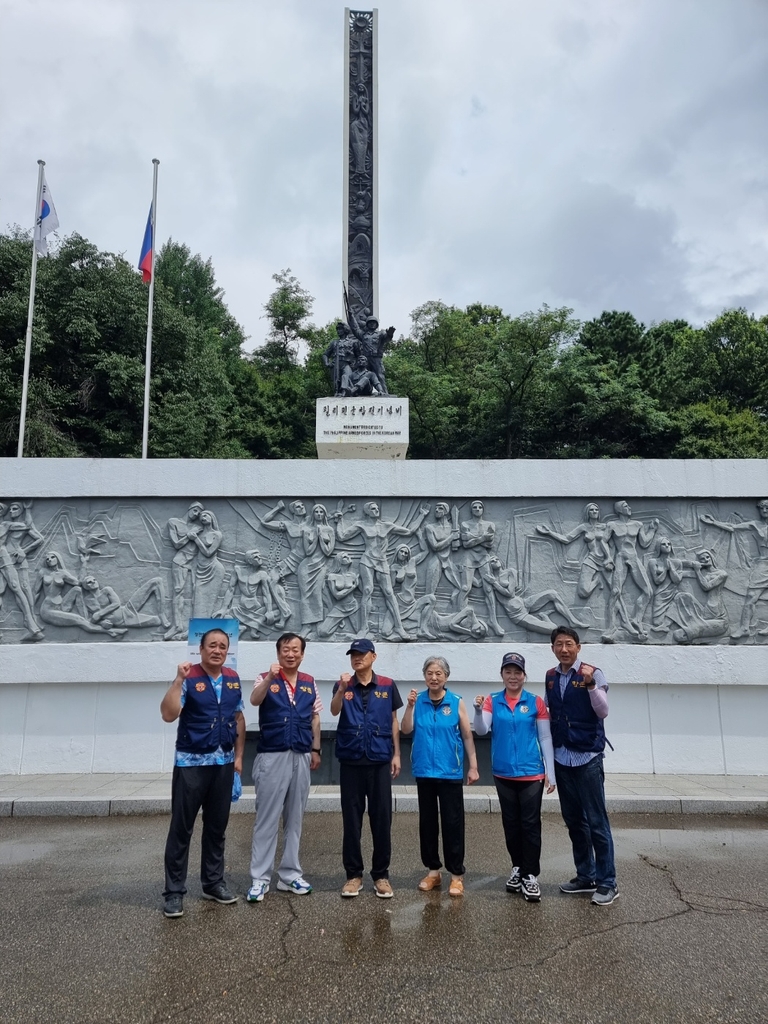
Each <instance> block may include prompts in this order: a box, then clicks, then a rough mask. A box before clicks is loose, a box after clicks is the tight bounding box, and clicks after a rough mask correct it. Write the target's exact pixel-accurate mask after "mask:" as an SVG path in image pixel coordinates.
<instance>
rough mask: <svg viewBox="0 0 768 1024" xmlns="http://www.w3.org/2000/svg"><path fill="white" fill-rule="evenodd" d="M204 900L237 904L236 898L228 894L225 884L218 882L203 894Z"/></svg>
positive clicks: (232, 894) (230, 893)
mask: <svg viewBox="0 0 768 1024" xmlns="http://www.w3.org/2000/svg"><path fill="white" fill-rule="evenodd" d="M203 899H204V900H216V902H217V903H237V896H235V894H234V893H233V892H230V891H229V889H228V888H227V884H226V882H219V884H218V885H214V887H213V888H212V889H209V890H208V892H204V893H203Z"/></svg>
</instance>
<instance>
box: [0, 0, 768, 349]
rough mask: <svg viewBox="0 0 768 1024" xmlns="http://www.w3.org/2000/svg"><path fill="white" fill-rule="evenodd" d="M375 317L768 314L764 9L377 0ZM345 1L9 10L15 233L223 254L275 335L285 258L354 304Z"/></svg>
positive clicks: (7, 75)
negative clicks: (423, 312)
mask: <svg viewBox="0 0 768 1024" xmlns="http://www.w3.org/2000/svg"><path fill="white" fill-rule="evenodd" d="M378 9H379V151H380V162H379V183H380V192H379V229H380V289H379V309H380V314H381V319H382V321H384V322H385V323H386V324H389V323H393V324H394V325H395V326H396V328H397V331H398V334H399V333H402V332H407V331H408V328H409V324H410V313H411V311H412V310H413V309H414V308H415V307H416V306H418V305H420V304H421V303H423V302H426V301H428V300H430V299H441V300H443V301H444V302H447V303H451V304H456V305H460V306H463V305H466V304H467V303H469V302H474V301H478V300H479V301H482V302H486V303H495V304H498V305H500V306H502V307H503V309H504V310H505V311H506V312H508V313H511V314H516V313H522V312H524V311H526V310H529V309H537V308H538V307H539V306H540V305H541V304H542V303H544V302H546V303H549V304H550V305H556V306H560V305H567V306H571V307H573V308H574V309H575V311H576V314H577V316H579V317H582V318H588V317H592V316H596V315H598V314H599V313H600V312H601V311H602V310H603V309H626V310H630V311H631V312H633V313H634V314H635V315H636V316H637V317H638V318H640V319H642V320H643V321H645V322H646V323H649V322H651V321H653V320H660V319H663V318H665V317H678V316H682V317H686V318H688V319H689V320H692V321H693V322H694V323H701V322H703V321H705V320H707V319H710V318H711V317H713V316H716V315H717V314H718V313H719V312H720V311H721V310H722V309H723V308H724V307H726V306H734V305H740V306H746V307H747V309H748V310H750V311H752V312H755V313H757V314H764V313H766V312H768V163H767V158H768V123H767V122H768V114H767V113H766V111H768V3H766V2H765V0H546V2H545V0H528V2H526V3H523V2H519V0H484V2H482V3H481V2H479V0H379V3H378ZM342 116H343V5H342V4H340V3H337V2H330V0H271V2H267V0H147V2H145V0H0V127H1V133H0V229H2V230H4V229H5V227H6V225H8V224H14V223H18V224H21V225H22V226H25V227H26V226H30V225H31V222H32V219H33V213H34V201H35V186H36V181H37V165H36V161H37V159H38V158H42V159H45V160H46V161H47V165H46V172H47V180H48V184H49V187H50V190H51V194H52V196H53V198H54V201H55V203H56V206H57V209H58V214H59V219H60V221H61V230H62V232H64V233H69V232H71V231H78V232H80V233H81V234H82V235H85V236H86V237H87V238H89V239H90V240H91V241H92V242H94V243H95V244H96V245H98V246H99V247H100V248H102V249H106V250H109V251H113V252H122V253H124V254H125V255H126V256H127V258H129V259H130V260H131V262H133V263H136V262H137V260H138V255H139V250H140V247H141V240H142V236H143V232H144V225H145V222H146V217H147V210H148V207H149V202H150V199H151V185H152V164H151V161H152V158H153V157H158V158H159V160H160V186H159V199H158V237H159V239H161V240H165V239H167V238H168V237H169V236H172V237H173V238H174V239H176V240H179V241H182V242H185V243H186V244H187V245H189V246H190V248H191V249H192V251H193V252H196V253H200V254H201V255H202V256H203V257H204V258H206V259H207V258H208V257H211V258H212V260H213V265H214V267H215V271H216V276H217V279H218V282H219V284H220V285H221V286H222V287H223V288H224V290H225V293H226V301H227V303H228V305H229V307H230V309H231V311H232V313H233V314H234V315H235V317H236V318H237V319H238V320H239V321H240V323H242V325H243V326H244V328H245V330H246V333H247V334H248V335H250V338H251V342H250V345H255V344H260V343H261V342H262V341H263V340H264V336H265V332H266V324H265V321H264V320H263V319H262V317H263V308H262V307H263V305H264V302H265V300H266V298H267V297H268V295H269V293H270V291H271V290H272V288H273V282H272V280H271V275H272V274H273V273H275V272H276V271H279V270H281V269H283V268H285V267H290V268H291V269H292V270H293V273H294V274H295V275H296V276H297V277H298V278H299V280H300V281H301V282H302V284H303V285H304V286H305V287H306V288H307V289H308V290H309V291H310V292H311V293H312V294H313V295H314V296H315V298H316V303H315V313H314V320H315V322H317V323H325V322H326V321H328V320H330V319H331V318H332V317H335V316H337V315H338V314H339V313H340V307H341V302H340V291H341V286H340V280H341V238H342V227H341V222H342V201H341V200H342V161H343V154H342Z"/></svg>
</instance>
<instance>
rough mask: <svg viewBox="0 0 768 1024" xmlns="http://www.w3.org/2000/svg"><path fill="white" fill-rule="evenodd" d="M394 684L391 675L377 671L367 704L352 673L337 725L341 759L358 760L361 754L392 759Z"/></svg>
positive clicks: (338, 751)
mask: <svg viewBox="0 0 768 1024" xmlns="http://www.w3.org/2000/svg"><path fill="white" fill-rule="evenodd" d="M393 685H394V684H393V682H392V680H391V679H388V678H387V677H386V676H377V675H376V674H375V673H374V676H373V680H372V682H371V684H370V686H371V693H370V695H369V697H368V706H367V707H366V708H364V707H363V698H362V696H361V694H360V684H359V683H358V682H357V680H356V677H355V676H353V677H352V685H351V686H350V687H349V689H347V690H346V691H345V693H344V699H343V700H342V702H341V712H340V714H339V724H338V727H337V729H336V757H338V759H339V760H340V761H357V760H359V759H360V758H361V757H367V758H369V759H370V760H371V761H382V762H383V761H391V760H392V755H393V754H394V746H393V744H392V687H393Z"/></svg>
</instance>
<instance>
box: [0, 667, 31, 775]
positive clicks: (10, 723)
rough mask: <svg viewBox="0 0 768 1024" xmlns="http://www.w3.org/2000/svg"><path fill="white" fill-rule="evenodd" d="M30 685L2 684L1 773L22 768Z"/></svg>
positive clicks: (0, 702)
mask: <svg viewBox="0 0 768 1024" xmlns="http://www.w3.org/2000/svg"><path fill="white" fill-rule="evenodd" d="M28 690H29V687H28V686H0V775H16V774H18V772H19V771H20V768H21V757H22V751H23V748H24V723H25V720H26V711H27V694H28Z"/></svg>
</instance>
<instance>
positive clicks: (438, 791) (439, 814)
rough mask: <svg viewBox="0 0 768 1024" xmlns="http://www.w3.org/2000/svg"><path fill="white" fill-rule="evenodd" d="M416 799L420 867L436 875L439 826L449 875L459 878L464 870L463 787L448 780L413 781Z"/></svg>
mask: <svg viewBox="0 0 768 1024" xmlns="http://www.w3.org/2000/svg"><path fill="white" fill-rule="evenodd" d="M416 790H417V792H418V796H419V843H420V845H421V860H422V863H423V864H424V867H426V868H429V870H430V871H437V870H438V869H439V868H441V867H442V866H443V865H442V864H441V862H440V851H439V848H438V839H439V837H440V825H441V823H442V826H443V856H444V857H445V866H446V868H447V869H448V870H449V871H450V873H451V874H452V875H456V876H459V875H463V874H464V871H465V870H466V869H465V867H464V784H463V782H454V781H452V780H449V779H416Z"/></svg>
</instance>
